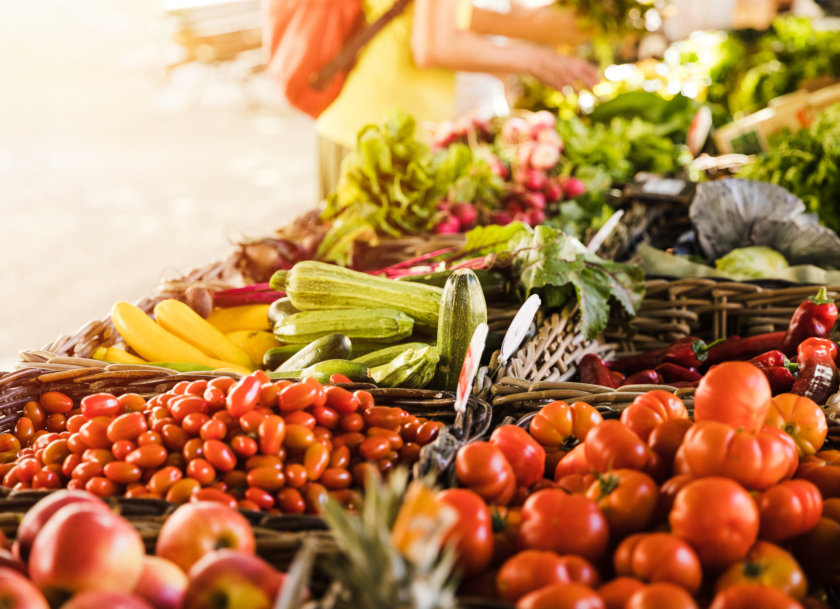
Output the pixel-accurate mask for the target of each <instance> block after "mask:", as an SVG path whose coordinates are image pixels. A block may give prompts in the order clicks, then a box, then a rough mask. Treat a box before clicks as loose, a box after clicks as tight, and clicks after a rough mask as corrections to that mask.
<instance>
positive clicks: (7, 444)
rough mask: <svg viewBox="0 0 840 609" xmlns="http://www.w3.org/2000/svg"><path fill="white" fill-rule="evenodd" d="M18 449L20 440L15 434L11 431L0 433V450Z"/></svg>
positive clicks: (11, 450)
mask: <svg viewBox="0 0 840 609" xmlns="http://www.w3.org/2000/svg"><path fill="white" fill-rule="evenodd" d="M19 450H20V440H18V439H17V436H15V435H14V434H11V433H8V432H6V433H2V434H0V452H18V451H19Z"/></svg>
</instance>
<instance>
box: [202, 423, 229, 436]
mask: <svg viewBox="0 0 840 609" xmlns="http://www.w3.org/2000/svg"><path fill="white" fill-rule="evenodd" d="M226 435H227V426H226V425H225V424H224V423H222V422H221V421H219V420H218V419H210V420H209V421H205V422H204V424H203V425H202V426H201V429H200V430H199V436H200V437H201V439H202V440H222V439H224V437H225V436H226Z"/></svg>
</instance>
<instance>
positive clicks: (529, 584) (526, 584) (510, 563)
mask: <svg viewBox="0 0 840 609" xmlns="http://www.w3.org/2000/svg"><path fill="white" fill-rule="evenodd" d="M571 581H572V580H571V578H570V577H569V573H568V571H567V570H566V566H565V564H564V563H563V561H562V560H561V559H560V556H559V555H558V554H556V553H554V552H544V551H542V550H524V551H523V552H519V553H518V554H515V555H514V556H512V557H511V558H509V559H508V560H506V561H505V563H504V564H503V565H502V567H501V569H499V573H498V575H497V576H496V593H497V594H498V595H499V598H501V599H503V600H506V601H508V602H511V603H515V602H516V601H518V600H519V599H520V598H522V597H523V596H525V595H526V594H528V593H530V592H533V591H535V590H539V589H540V588H544V587H545V586H549V585H551V584H557V583H569V582H571Z"/></svg>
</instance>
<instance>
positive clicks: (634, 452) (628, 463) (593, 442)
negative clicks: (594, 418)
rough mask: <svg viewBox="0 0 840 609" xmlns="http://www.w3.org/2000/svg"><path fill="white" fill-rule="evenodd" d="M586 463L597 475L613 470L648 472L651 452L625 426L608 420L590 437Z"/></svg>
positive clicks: (585, 446) (587, 440)
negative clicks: (647, 467) (649, 453)
mask: <svg viewBox="0 0 840 609" xmlns="http://www.w3.org/2000/svg"><path fill="white" fill-rule="evenodd" d="M583 446H584V450H585V454H586V461H587V462H588V463H589V466H590V467H591V468H592V469H594V470H595V471H596V472H606V471H609V470H611V469H619V468H621V469H644V467H645V466H646V465H647V463H648V449H647V447H646V446H645V444H644V442H642V441H641V440H640V439H639V436H637V435H636V434H635V433H633V431H631V430H630V428H629V427H627V426H626V425H625V424H624V423H622V422H620V421H616V420H615V419H608V420H606V421H604V422H603V423H601V424H600V425H597V426H596V427H594V428H593V429H592V431H590V432H589V435H587V436H586V442H585V443H584V444H583Z"/></svg>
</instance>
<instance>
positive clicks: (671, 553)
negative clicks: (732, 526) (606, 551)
mask: <svg viewBox="0 0 840 609" xmlns="http://www.w3.org/2000/svg"><path fill="white" fill-rule="evenodd" d="M613 564H614V566H615V572H616V574H618V575H627V576H631V577H636V578H638V579H640V580H642V581H646V582H669V583H672V584H676V585H678V586H681V587H683V588H685V589H686V590H688V591H689V592H691V593H692V594H696V593H697V591H698V590H699V589H700V582H701V581H702V579H703V569H702V568H701V566H700V559H699V558H698V557H697V554H696V553H695V552H694V550H693V549H692V548H691V546H690V545H688V543H686V542H685V541H683V540H682V539H680V538H679V537H677V536H675V535H671V534H670V533H638V534H636V535H631V536H630V537H628V538H627V539H625V540H624V541H622V542H621V544H619V546H618V548H616V550H615V555H614V556H613Z"/></svg>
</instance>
